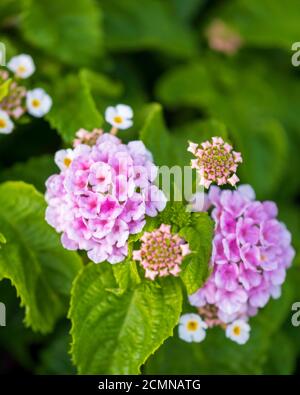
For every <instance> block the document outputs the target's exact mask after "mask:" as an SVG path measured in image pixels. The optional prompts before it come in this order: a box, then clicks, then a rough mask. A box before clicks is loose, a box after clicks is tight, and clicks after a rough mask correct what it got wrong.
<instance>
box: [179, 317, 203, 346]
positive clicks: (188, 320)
mask: <svg viewBox="0 0 300 395" xmlns="http://www.w3.org/2000/svg"><path fill="white" fill-rule="evenodd" d="M205 329H207V324H206V323H205V322H204V321H203V320H202V318H201V317H200V315H198V314H194V313H191V314H184V315H182V316H181V317H180V320H179V328H178V335H179V337H180V339H182V340H185V341H186V342H188V343H191V342H196V343H200V342H201V341H202V340H204V339H205V336H206V331H205Z"/></svg>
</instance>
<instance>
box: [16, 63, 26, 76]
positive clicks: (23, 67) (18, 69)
mask: <svg viewBox="0 0 300 395" xmlns="http://www.w3.org/2000/svg"><path fill="white" fill-rule="evenodd" d="M25 71H26V67H25V66H23V65H20V66H19V67H18V68H17V72H18V74H23V73H25Z"/></svg>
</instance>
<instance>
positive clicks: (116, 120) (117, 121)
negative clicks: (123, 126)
mask: <svg viewBox="0 0 300 395" xmlns="http://www.w3.org/2000/svg"><path fill="white" fill-rule="evenodd" d="M114 121H115V122H116V123H122V122H123V118H122V117H120V116H119V115H117V116H115V117H114Z"/></svg>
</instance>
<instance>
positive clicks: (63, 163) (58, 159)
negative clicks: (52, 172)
mask: <svg viewBox="0 0 300 395" xmlns="http://www.w3.org/2000/svg"><path fill="white" fill-rule="evenodd" d="M73 159H74V151H73V150H72V149H71V148H68V149H61V150H59V151H57V152H56V154H55V157H54V161H55V163H56V164H57V166H58V167H59V168H60V170H65V169H67V168H68V167H69V166H70V165H71V163H72V161H73Z"/></svg>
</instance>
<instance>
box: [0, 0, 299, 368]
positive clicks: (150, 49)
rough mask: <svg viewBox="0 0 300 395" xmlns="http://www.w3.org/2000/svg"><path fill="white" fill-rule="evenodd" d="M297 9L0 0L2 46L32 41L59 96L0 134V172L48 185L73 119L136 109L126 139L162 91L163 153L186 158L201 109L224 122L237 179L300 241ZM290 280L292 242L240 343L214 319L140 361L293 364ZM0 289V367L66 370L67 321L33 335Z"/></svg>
mask: <svg viewBox="0 0 300 395" xmlns="http://www.w3.org/2000/svg"><path fill="white" fill-rule="evenodd" d="M299 21H300V2H299V0H286V1H284V2H282V1H281V0H251V1H249V0H223V1H217V0H142V1H141V0H109V1H108V0H42V1H41V0H1V3H0V42H3V43H5V45H6V49H7V59H9V58H10V57H11V56H13V55H15V54H19V53H28V54H30V55H31V56H32V57H33V58H34V61H35V63H36V65H37V71H36V73H35V74H34V75H33V77H31V79H32V83H33V84H34V86H42V87H44V88H45V89H46V90H47V91H48V92H49V93H50V94H51V96H52V97H53V101H54V105H53V109H52V110H51V112H50V113H49V114H48V115H47V117H46V119H45V120H36V119H35V120H34V119H31V120H30V121H29V120H27V121H26V122H23V123H22V124H20V125H18V127H17V128H16V130H15V131H14V132H13V133H12V134H11V135H9V136H3V135H1V136H0V180H1V181H4V180H19V179H21V180H24V181H26V182H29V183H33V184H34V185H35V186H36V187H37V189H39V190H40V191H42V192H43V191H44V182H45V180H46V178H47V177H48V176H49V175H50V174H52V173H54V172H55V171H56V170H55V165H54V163H53V154H54V153H55V151H56V150H57V149H58V148H60V147H61V146H67V145H68V144H69V143H70V142H71V141H72V139H73V137H74V133H75V131H76V130H78V129H79V128H80V127H85V128H87V129H92V128H94V127H97V126H99V124H101V122H102V115H101V114H103V112H104V110H105V107H106V106H107V105H114V104H116V103H119V102H121V103H127V104H129V105H131V106H132V107H133V108H134V111H135V125H136V127H135V128H132V130H131V129H130V130H129V131H126V132H124V134H123V136H124V138H125V139H126V140H127V139H132V138H135V137H137V133H138V130H139V128H140V127H141V126H142V125H143V122H144V119H145V114H146V112H147V104H149V103H151V102H159V103H161V105H162V106H163V107H162V108H163V116H164V122H165V124H166V126H167V128H168V130H169V132H170V140H171V145H170V147H171V150H170V151H169V152H168V151H167V152H165V162H166V163H168V156H170V155H172V152H171V151H172V149H173V150H176V151H179V150H180V151H182V152H183V154H182V155H183V156H184V159H185V158H186V161H187V162H186V164H188V158H189V156H188V155H186V142H185V134H186V133H187V131H189V132H192V133H193V134H194V135H195V136H196V137H197V139H198V142H201V140H202V138H203V137H202V132H203V131H202V128H203V121H210V120H216V121H219V122H222V123H224V124H225V125H226V127H227V130H228V134H229V138H230V140H231V141H232V142H233V143H234V145H235V148H236V149H237V150H239V151H241V152H242V153H243V157H244V164H243V165H242V166H241V168H240V171H239V176H240V178H241V180H242V182H243V183H250V184H251V185H252V186H253V187H254V188H255V190H256V193H257V197H258V199H267V200H275V201H276V202H277V203H278V205H279V208H280V218H281V219H282V220H283V221H285V222H286V224H287V226H288V227H289V229H290V230H291V232H292V234H293V245H294V247H295V248H296V249H298V248H299V246H300V245H299V243H300V206H299V204H300V176H299V172H300V155H299V149H300V110H299V108H300V66H299V67H294V66H293V65H292V63H291V58H292V55H293V53H294V52H293V51H292V50H291V47H292V44H293V43H294V42H298V41H300V24H299ZM299 58H300V57H299ZM211 125H214V123H211ZM155 143H156V142H155V141H153V142H152V144H155ZM150 145H151V142H150ZM150 148H151V147H150ZM299 285H300V261H299V257H298V255H296V258H295V261H294V264H293V267H292V268H291V269H290V270H289V274H288V277H287V280H286V283H285V284H284V287H283V295H282V297H281V299H280V300H277V301H271V302H270V303H269V304H268V306H267V307H266V308H265V309H264V310H263V311H261V312H260V314H259V315H258V316H257V317H256V318H255V319H253V320H252V321H251V322H252V323H253V324H252V328H253V335H252V338H251V340H250V341H249V343H247V345H245V346H243V347H240V346H238V345H236V344H233V343H232V342H229V341H227V340H224V334H223V333H222V332H221V331H218V330H217V329H216V330H215V331H212V332H215V333H210V334H209V335H208V338H207V341H205V342H204V343H203V344H201V345H200V346H199V345H197V346H195V345H191V344H186V343H184V342H181V341H179V340H178V339H176V337H175V338H172V339H169V340H168V341H167V342H166V343H165V344H164V345H163V347H162V348H161V349H160V350H159V351H158V352H156V354H155V355H154V356H153V357H151V359H150V361H149V362H148V363H147V364H146V366H145V367H144V369H143V371H144V372H145V373H186V374H187V373H246V374H247V373H258V374H261V373H272V374H292V373H295V372H297V370H298V372H299V370H300V362H299V357H300V327H298V328H295V327H293V326H292V325H291V316H292V312H291V305H292V303H293V302H295V301H300V286H299ZM0 301H2V302H4V303H5V304H6V307H7V326H6V327H5V328H3V327H1V328H0V372H1V373H20V372H22V373H46V374H49V373H54V374H62V373H68V374H69V373H70V374H71V373H75V368H74V367H73V366H72V364H71V362H70V359H69V356H68V353H67V352H68V349H69V335H68V332H69V323H68V322H67V320H62V321H61V322H59V324H58V325H57V326H56V328H55V331H54V332H53V333H51V334H49V335H47V336H42V335H39V334H35V333H33V332H32V331H31V330H30V329H26V328H25V327H24V326H23V323H22V320H23V316H24V312H23V311H22V309H21V308H20V307H19V300H18V299H17V296H16V294H15V290H14V288H12V287H11V285H10V283H9V282H8V281H2V282H1V283H0Z"/></svg>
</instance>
